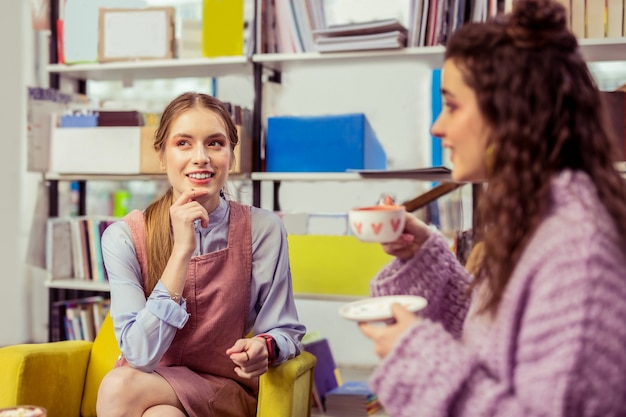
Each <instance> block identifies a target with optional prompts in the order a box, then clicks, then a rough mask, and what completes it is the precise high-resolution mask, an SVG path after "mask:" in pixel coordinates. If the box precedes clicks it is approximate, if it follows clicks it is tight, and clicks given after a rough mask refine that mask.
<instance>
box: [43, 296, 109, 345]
mask: <svg viewBox="0 0 626 417" xmlns="http://www.w3.org/2000/svg"><path fill="white" fill-rule="evenodd" d="M96 305H99V306H100V307H99V308H98V309H97V311H98V312H99V313H100V314H101V316H99V317H98V318H96V317H95V316H94V310H95V308H94V306H96ZM109 305H110V301H109V300H108V299H105V298H104V297H102V296H100V295H96V296H91V297H83V298H74V299H68V300H59V301H55V302H53V303H52V305H51V309H52V310H51V313H52V320H54V322H55V325H57V326H59V327H58V328H59V329H64V334H61V333H60V332H56V333H55V334H53V335H52V336H53V337H52V338H51V341H53V342H54V341H59V340H93V339H91V337H95V335H96V334H97V330H98V329H99V328H100V327H99V326H100V325H101V323H102V321H103V320H104V317H105V316H106V314H107V312H108V306H109ZM96 321H99V322H100V325H96Z"/></svg>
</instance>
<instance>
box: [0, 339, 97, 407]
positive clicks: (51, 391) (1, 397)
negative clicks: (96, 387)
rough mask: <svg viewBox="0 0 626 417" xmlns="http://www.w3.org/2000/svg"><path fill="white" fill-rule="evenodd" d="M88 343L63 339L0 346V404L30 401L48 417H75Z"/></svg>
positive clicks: (81, 389) (84, 370)
mask: <svg viewBox="0 0 626 417" xmlns="http://www.w3.org/2000/svg"><path fill="white" fill-rule="evenodd" d="M91 345H92V343H91V342H87V341H78V340H72V341H63V342H54V343H33V344H22V345H13V346H7V347H4V348H1V349H0V367H1V368H2V371H1V372H0V407H10V406H15V405H19V404H32V405H38V406H41V407H45V408H46V409H47V410H48V417H66V416H77V415H78V413H79V410H80V402H81V396H82V393H83V383H84V381H85V373H86V369H87V362H88V361H89V352H90V349H91Z"/></svg>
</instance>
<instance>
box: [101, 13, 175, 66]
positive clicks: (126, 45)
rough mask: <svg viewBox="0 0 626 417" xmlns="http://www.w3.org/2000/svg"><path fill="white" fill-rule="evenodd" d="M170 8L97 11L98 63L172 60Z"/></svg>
mask: <svg viewBox="0 0 626 417" xmlns="http://www.w3.org/2000/svg"><path fill="white" fill-rule="evenodd" d="M174 13H175V11H174V8H173V7H146V8H142V9H113V8H101V9H100V10H99V16H98V17H99V26H98V28H99V32H98V61H99V62H109V61H129V60H142V59H171V58H174V50H175V47H176V40H175V34H174V16H175V14H174Z"/></svg>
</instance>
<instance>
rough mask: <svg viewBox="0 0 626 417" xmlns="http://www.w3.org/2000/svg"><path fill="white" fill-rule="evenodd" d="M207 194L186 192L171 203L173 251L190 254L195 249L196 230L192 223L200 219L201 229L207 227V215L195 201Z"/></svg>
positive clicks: (197, 190) (199, 191) (197, 191)
mask: <svg viewBox="0 0 626 417" xmlns="http://www.w3.org/2000/svg"><path fill="white" fill-rule="evenodd" d="M207 193H208V190H206V189H195V190H187V191H185V192H183V193H182V194H181V195H180V196H179V197H178V198H177V199H176V200H175V201H174V203H172V206H171V207H170V221H171V222H172V233H173V235H174V250H175V251H180V252H183V253H188V254H191V253H193V251H194V250H195V249H196V233H195V232H196V230H195V228H194V224H193V222H194V221H195V220H197V219H200V223H201V225H202V227H207V226H208V225H209V214H208V213H207V211H206V209H205V208H204V207H203V206H202V204H200V203H199V202H197V201H196V200H195V199H196V198H198V197H201V196H203V195H205V194H207Z"/></svg>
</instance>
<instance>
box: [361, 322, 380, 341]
mask: <svg viewBox="0 0 626 417" xmlns="http://www.w3.org/2000/svg"><path fill="white" fill-rule="evenodd" d="M359 329H360V330H361V332H362V333H363V334H364V335H365V336H367V337H369V338H370V339H372V338H374V336H375V334H376V327H374V326H372V325H371V324H367V323H366V322H359Z"/></svg>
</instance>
